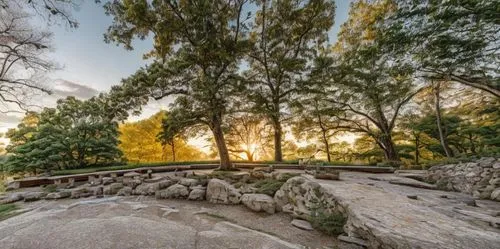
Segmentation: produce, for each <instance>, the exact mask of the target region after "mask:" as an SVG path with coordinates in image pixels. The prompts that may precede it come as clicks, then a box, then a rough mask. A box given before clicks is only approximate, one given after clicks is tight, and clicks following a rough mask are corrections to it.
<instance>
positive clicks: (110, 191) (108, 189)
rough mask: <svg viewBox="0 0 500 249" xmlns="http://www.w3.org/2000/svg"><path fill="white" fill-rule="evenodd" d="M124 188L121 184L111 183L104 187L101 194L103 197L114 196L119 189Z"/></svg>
mask: <svg viewBox="0 0 500 249" xmlns="http://www.w3.org/2000/svg"><path fill="white" fill-rule="evenodd" d="M123 187H124V186H123V184H122V183H119V182H115V183H112V184H110V185H108V186H105V187H104V190H103V193H104V195H116V194H117V193H118V191H120V189H122V188H123Z"/></svg>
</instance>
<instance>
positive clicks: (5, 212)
mask: <svg viewBox="0 0 500 249" xmlns="http://www.w3.org/2000/svg"><path fill="white" fill-rule="evenodd" d="M17 209H19V207H17V206H16V205H15V204H0V220H5V219H8V218H10V217H12V216H15V215H18V214H19V213H13V212H12V211H15V210H17Z"/></svg>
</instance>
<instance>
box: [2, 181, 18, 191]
mask: <svg viewBox="0 0 500 249" xmlns="http://www.w3.org/2000/svg"><path fill="white" fill-rule="evenodd" d="M5 185H6V186H5V190H6V191H12V190H16V189H19V187H20V186H21V183H20V182H18V181H10V182H7V183H6V184H5Z"/></svg>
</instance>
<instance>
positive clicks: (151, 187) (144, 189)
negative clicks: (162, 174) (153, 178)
mask: <svg viewBox="0 0 500 249" xmlns="http://www.w3.org/2000/svg"><path fill="white" fill-rule="evenodd" d="M174 184H175V182H174V181H172V180H162V181H160V182H155V183H148V184H141V185H139V186H137V187H136V188H135V189H134V191H132V194H134V195H154V194H155V193H156V191H158V190H162V189H165V188H168V187H170V186H172V185H174Z"/></svg>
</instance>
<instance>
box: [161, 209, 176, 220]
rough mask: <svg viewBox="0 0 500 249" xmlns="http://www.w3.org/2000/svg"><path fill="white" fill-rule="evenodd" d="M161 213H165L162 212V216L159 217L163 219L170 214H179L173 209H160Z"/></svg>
mask: <svg viewBox="0 0 500 249" xmlns="http://www.w3.org/2000/svg"><path fill="white" fill-rule="evenodd" d="M161 210H162V211H165V212H163V214H162V215H161V217H163V218H167V217H168V216H170V215H171V214H178V213H179V210H178V209H173V208H162V209H161Z"/></svg>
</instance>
